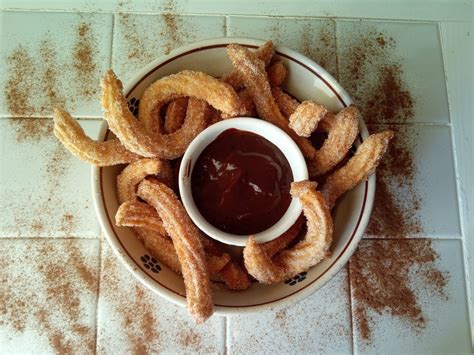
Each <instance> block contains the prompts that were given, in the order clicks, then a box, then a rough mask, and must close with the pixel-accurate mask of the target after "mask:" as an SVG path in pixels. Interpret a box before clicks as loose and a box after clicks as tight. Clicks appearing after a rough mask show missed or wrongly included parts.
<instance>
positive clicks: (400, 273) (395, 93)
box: [339, 29, 449, 341]
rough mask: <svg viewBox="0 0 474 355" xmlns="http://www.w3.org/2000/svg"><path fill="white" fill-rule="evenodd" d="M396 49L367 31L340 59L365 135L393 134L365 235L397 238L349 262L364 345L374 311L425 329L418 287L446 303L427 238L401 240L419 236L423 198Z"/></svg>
mask: <svg viewBox="0 0 474 355" xmlns="http://www.w3.org/2000/svg"><path fill="white" fill-rule="evenodd" d="M355 32H356V31H355ZM396 48H397V43H396V42H395V40H394V39H393V38H391V37H390V36H387V35H386V34H384V33H381V32H379V31H376V30H374V29H372V30H369V31H367V32H365V33H362V34H361V33H356V35H355V36H354V39H353V40H352V41H351V42H350V43H349V45H348V46H347V47H346V48H345V49H344V50H343V52H342V55H341V57H340V58H339V63H341V66H340V73H339V74H340V78H341V81H342V84H343V86H344V87H345V88H346V89H347V90H348V91H349V93H350V94H351V96H352V97H353V99H354V101H355V102H356V103H357V104H358V105H359V106H360V107H361V111H362V114H363V118H364V120H365V121H366V122H369V123H372V124H370V125H369V130H370V131H378V130H381V129H386V128H388V129H392V130H394V131H395V137H394V139H393V140H392V141H391V143H390V145H389V148H388V151H387V153H386V154H385V156H384V158H383V159H382V162H381V164H380V166H379V167H378V168H377V182H376V194H375V201H374V208H373V211H372V216H371V220H370V222H369V226H368V228H367V232H366V233H367V236H369V237H372V238H398V239H388V240H384V241H382V240H363V241H362V242H361V243H360V244H359V247H358V250H357V251H356V253H355V254H354V256H353V257H352V258H351V260H350V281H351V286H352V290H353V297H354V299H355V308H354V310H353V312H354V314H355V319H356V326H357V327H358V329H359V331H360V333H361V336H362V338H363V339H365V340H366V341H370V340H371V337H372V332H373V327H374V326H375V325H374V323H373V319H372V315H373V313H374V312H375V313H378V314H384V315H388V316H392V317H397V318H399V319H401V320H403V321H404V322H405V323H406V324H407V325H408V326H411V327H412V328H413V329H414V330H415V331H421V330H422V329H423V328H424V327H425V326H426V317H425V315H424V314H423V309H422V307H421V305H420V302H419V300H418V298H417V294H416V292H415V291H416V290H420V289H423V290H432V292H431V293H432V294H433V295H434V296H437V297H440V298H442V299H447V295H446V294H445V287H446V284H447V280H448V276H449V275H448V274H446V273H444V272H441V271H440V270H438V269H437V268H436V265H435V261H436V260H437V258H438V255H437V254H436V252H435V251H434V250H433V248H432V245H431V240H429V239H422V240H420V239H414V240H409V239H404V238H410V237H415V236H423V228H422V225H421V221H420V218H419V215H418V211H419V209H420V206H421V202H422V201H421V197H420V195H419V193H418V191H417V190H416V188H415V185H414V184H415V177H416V174H417V167H416V164H415V160H414V156H413V151H414V149H415V147H416V142H417V139H416V134H415V133H413V131H410V129H409V127H410V126H407V125H400V123H402V124H406V123H408V124H409V123H413V119H414V111H415V104H416V101H415V99H414V97H413V95H412V93H411V92H410V89H409V87H408V85H407V84H406V83H405V81H404V79H403V78H404V72H403V66H402V65H401V62H399V60H398V59H397V57H396V54H395V53H396ZM387 123H391V124H387ZM394 123H397V124H394ZM381 124H382V125H381ZM413 278H415V279H416V281H417V284H416V285H414V284H413V282H412V281H413Z"/></svg>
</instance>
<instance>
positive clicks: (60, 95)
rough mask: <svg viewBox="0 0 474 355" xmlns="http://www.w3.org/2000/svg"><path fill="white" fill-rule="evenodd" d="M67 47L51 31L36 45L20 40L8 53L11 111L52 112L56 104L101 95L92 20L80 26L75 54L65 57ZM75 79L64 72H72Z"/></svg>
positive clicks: (7, 85)
mask: <svg viewBox="0 0 474 355" xmlns="http://www.w3.org/2000/svg"><path fill="white" fill-rule="evenodd" d="M64 51H65V49H64V48H63V47H61V46H59V44H57V43H56V42H55V41H54V40H53V39H52V38H51V36H50V35H49V34H46V35H45V36H43V37H42V38H41V39H40V40H39V42H38V43H37V44H36V46H35V45H33V46H29V47H28V48H26V46H24V45H22V44H20V45H18V46H17V47H16V48H14V49H13V50H12V51H11V52H10V53H9V54H7V55H6V57H5V62H6V65H7V79H6V81H5V84H4V92H5V99H6V103H7V108H8V111H9V112H10V114H11V115H12V116H20V117H21V116H39V115H51V114H52V110H53V107H54V106H62V107H66V108H67V109H74V108H75V107H76V106H77V103H78V100H80V99H91V98H95V96H96V95H97V92H98V91H97V90H98V89H97V88H98V82H99V77H98V73H97V64H96V61H95V57H96V52H97V48H96V41H95V37H93V35H92V32H91V25H90V23H86V22H82V23H80V24H79V25H78V26H77V28H76V42H75V45H74V48H73V50H72V51H67V49H66V51H67V52H66V53H68V52H70V53H71V56H70V57H68V59H67V60H63V59H62V58H63V57H64V55H63V53H64ZM71 72H72V74H73V75H72V77H71V80H67V79H68V78H69V77H68V76H67V75H65V74H64V73H71ZM65 79H66V80H65Z"/></svg>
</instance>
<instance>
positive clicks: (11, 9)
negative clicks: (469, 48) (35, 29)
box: [0, 7, 467, 24]
mask: <svg viewBox="0 0 474 355" xmlns="http://www.w3.org/2000/svg"><path fill="white" fill-rule="evenodd" d="M0 11H2V12H28V13H31V12H37V13H45V12H50V13H84V14H93V13H94V14H116V13H119V12H121V13H129V14H135V15H162V14H164V13H166V12H164V11H143V10H127V11H121V10H120V9H110V10H103V9H95V10H81V9H79V8H69V9H54V8H53V9H51V8H50V9H47V8H46V9H45V8H42V9H38V8H30V9H26V8H14V7H9V8H0ZM178 14H179V15H180V16H235V17H251V18H262V19H267V18H285V19H291V20H299V19H332V20H342V21H368V22H369V21H370V22H398V23H426V24H433V23H438V22H440V21H447V22H467V20H462V19H450V20H443V19H440V18H436V19H420V18H413V19H406V18H405V19H404V18H383V17H350V16H341V17H338V16H331V15H329V16H327V15H325V14H321V15H309V16H297V15H291V16H285V15H283V14H279V15H260V14H248V13H230V12H182V13H178Z"/></svg>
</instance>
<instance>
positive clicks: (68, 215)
mask: <svg viewBox="0 0 474 355" xmlns="http://www.w3.org/2000/svg"><path fill="white" fill-rule="evenodd" d="M8 122H9V123H10V124H11V125H12V127H13V128H14V131H13V134H15V135H16V141H17V142H18V144H22V145H25V147H27V149H34V147H35V145H37V144H42V145H47V146H51V147H52V150H51V151H48V152H47V154H48V156H46V157H45V158H44V159H45V162H46V163H45V165H44V166H43V168H42V171H41V173H42V174H44V175H45V177H46V185H45V186H43V187H42V189H43V190H44V191H46V193H47V197H46V198H44V200H41V201H37V200H36V201H34V204H32V207H31V210H30V211H29V213H25V210H24V209H18V208H16V209H15V211H16V215H15V216H14V220H15V228H16V230H17V236H27V237H31V236H33V237H38V236H41V235H42V234H44V233H45V232H47V231H48V230H47V228H46V226H47V225H49V224H50V223H51V222H52V221H57V223H58V229H57V231H59V232H61V233H62V234H63V235H67V236H71V234H72V232H73V231H74V230H75V227H76V217H75V216H74V206H68V205H66V204H65V201H64V197H63V195H62V192H61V190H60V185H61V183H62V180H63V179H64V175H65V174H66V172H67V170H68V169H69V167H70V164H71V162H72V160H73V159H74V158H73V157H72V156H71V155H70V154H69V153H68V152H67V151H66V150H65V148H64V147H63V146H62V145H61V143H59V142H58V141H57V139H56V138H55V137H54V136H53V133H52V130H53V122H52V119H47V118H46V119H45V118H14V119H8ZM14 206H15V205H13V206H12V208H15V207H14ZM58 209H59V210H62V211H64V212H63V213H64V214H63V215H62V216H61V215H59V216H58V212H57V211H58ZM50 229H51V227H49V230H50ZM31 233H34V234H33V235H31Z"/></svg>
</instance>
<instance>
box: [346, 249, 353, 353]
mask: <svg viewBox="0 0 474 355" xmlns="http://www.w3.org/2000/svg"><path fill="white" fill-rule="evenodd" d="M350 262H351V259H350V258H349V260H348V261H347V264H346V268H347V284H348V287H349V311H350V322H351V339H352V354H355V337H354V311H353V308H352V287H351V267H350Z"/></svg>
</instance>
